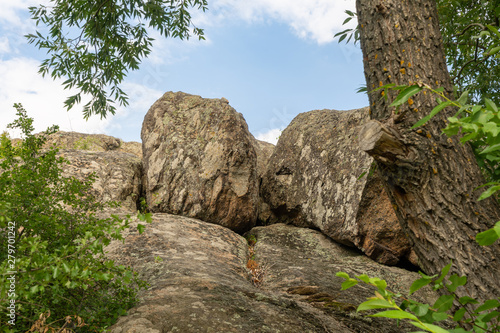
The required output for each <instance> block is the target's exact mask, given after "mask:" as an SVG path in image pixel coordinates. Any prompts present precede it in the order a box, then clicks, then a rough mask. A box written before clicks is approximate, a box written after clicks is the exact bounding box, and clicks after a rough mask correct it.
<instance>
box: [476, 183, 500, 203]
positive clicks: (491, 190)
mask: <svg viewBox="0 0 500 333" xmlns="http://www.w3.org/2000/svg"><path fill="white" fill-rule="evenodd" d="M499 190H500V185H496V186H491V187H490V188H488V189H487V190H486V191H484V192H483V193H481V195H480V196H479V198H478V199H477V200H478V201H481V200H484V199H486V198H489V197H491V196H492V195H493V194H495V193H496V192H497V191H499Z"/></svg>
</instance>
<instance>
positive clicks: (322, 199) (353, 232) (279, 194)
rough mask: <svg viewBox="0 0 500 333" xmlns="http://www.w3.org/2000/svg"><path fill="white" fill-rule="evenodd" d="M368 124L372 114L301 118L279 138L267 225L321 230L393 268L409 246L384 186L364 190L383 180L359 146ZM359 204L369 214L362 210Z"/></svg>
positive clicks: (267, 178) (266, 188)
mask: <svg viewBox="0 0 500 333" xmlns="http://www.w3.org/2000/svg"><path fill="white" fill-rule="evenodd" d="M368 119H369V113H368V108H364V109H358V110H351V111H335V110H317V111H311V112H306V113H301V114H299V115H298V116H297V117H296V118H295V119H294V120H293V121H292V122H291V124H290V125H289V126H288V127H287V128H286V129H285V130H284V131H283V133H282V134H281V136H280V139H279V141H278V144H277V146H276V149H275V151H274V154H273V155H272V157H271V160H270V161H269V164H268V169H267V172H266V174H265V175H264V177H263V181H262V186H261V190H260V192H261V196H262V197H263V200H264V202H266V203H267V204H268V205H269V206H270V209H271V211H272V212H273V214H271V216H269V217H268V221H267V223H277V222H282V223H290V224H293V225H296V226H300V227H309V228H316V229H319V230H321V231H322V232H323V233H325V234H326V235H328V236H330V237H332V238H333V239H335V240H336V241H338V242H341V243H343V244H346V245H349V246H357V247H359V248H360V249H363V250H364V251H365V252H366V253H367V254H368V255H370V256H371V257H372V258H373V259H376V260H378V261H379V262H382V263H387V264H396V263H397V262H398V260H399V258H400V257H403V256H406V255H407V254H408V253H409V243H408V241H407V240H406V237H405V236H404V234H403V232H402V231H401V228H400V227H399V224H398V222H397V218H396V215H395V214H394V212H393V210H392V208H391V205H390V202H389V198H388V196H387V195H386V193H385V191H384V190H383V188H382V186H381V184H382V183H381V182H376V181H374V182H370V184H371V186H375V187H376V188H373V189H369V190H368V189H367V184H368V183H367V180H368V179H369V178H377V177H378V176H377V173H376V172H375V173H373V174H370V175H369V176H368V171H369V169H370V166H371V164H372V161H373V160H372V158H371V157H370V156H368V154H366V153H365V152H363V151H361V150H360V149H359V148H358V143H357V133H358V128H359V126H360V125H362V124H363V123H364V122H366V121H367V120H368ZM363 173H366V174H365V176H363V177H361V176H362V175H363ZM367 191H368V192H370V191H371V192H370V193H373V192H375V193H376V195H375V196H371V197H370V196H369V195H368V192H367ZM362 201H363V205H364V209H369V210H370V212H369V213H366V212H364V211H363V210H362V209H360V207H361V205H360V203H361V202H362ZM372 201H373V202H372ZM375 201H376V203H375ZM358 215H360V216H362V218H358ZM374 227H375V228H374Z"/></svg>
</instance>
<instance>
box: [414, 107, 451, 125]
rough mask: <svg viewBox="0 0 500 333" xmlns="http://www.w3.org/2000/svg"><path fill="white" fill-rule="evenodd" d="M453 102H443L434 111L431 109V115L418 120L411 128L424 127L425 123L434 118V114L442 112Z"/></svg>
mask: <svg viewBox="0 0 500 333" xmlns="http://www.w3.org/2000/svg"><path fill="white" fill-rule="evenodd" d="M452 103H453V102H451V101H445V102H442V103H440V104H438V105H437V106H436V107H435V108H434V109H432V111H431V113H429V115H427V116H425V117H423V118H422V119H420V120H419V121H418V122H417V123H416V124H415V125H413V126H412V127H411V128H412V129H414V128H417V127H420V126H422V125H424V124H425V123H426V122H428V121H429V120H430V119H431V118H432V117H434V116H435V115H436V114H438V113H439V112H440V111H441V110H443V109H444V108H445V107H447V106H450V105H451V104H452Z"/></svg>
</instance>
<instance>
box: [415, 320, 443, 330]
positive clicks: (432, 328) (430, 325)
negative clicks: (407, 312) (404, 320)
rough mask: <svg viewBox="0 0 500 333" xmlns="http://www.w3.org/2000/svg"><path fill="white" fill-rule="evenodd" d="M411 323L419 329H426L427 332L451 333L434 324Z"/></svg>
mask: <svg viewBox="0 0 500 333" xmlns="http://www.w3.org/2000/svg"><path fill="white" fill-rule="evenodd" d="M410 323H411V324H412V325H414V326H417V327H418V328H421V329H424V330H426V331H428V332H432V333H449V331H447V330H445V329H444V328H442V327H439V326H436V325H433V324H426V323H418V322H414V321H411V322H410Z"/></svg>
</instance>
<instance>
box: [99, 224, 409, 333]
mask: <svg viewBox="0 0 500 333" xmlns="http://www.w3.org/2000/svg"><path fill="white" fill-rule="evenodd" d="M134 230H135V229H134V228H131V229H130V230H129V231H128V232H126V233H125V235H124V236H125V243H124V244H123V243H121V242H113V243H112V244H111V245H110V246H109V247H108V248H107V251H108V254H107V255H108V257H110V258H112V259H115V260H117V261H118V262H119V263H121V264H126V265H131V266H132V267H133V268H134V269H135V270H137V271H138V272H139V273H140V276H141V277H142V278H143V279H145V280H146V281H148V282H149V283H150V287H149V288H148V290H145V291H142V292H141V294H140V295H139V296H140V301H139V303H138V304H137V305H136V306H135V307H134V308H132V309H131V310H129V313H128V315H127V316H125V317H122V318H120V319H119V321H118V322H117V323H116V324H115V325H114V326H113V327H111V332H112V333H132V332H137V333H138V332H147V333H159V332H162V333H163V332H182V333H190V332H341V333H344V332H345V333H347V332H363V333H365V332H394V333H396V332H401V330H400V329H401V328H400V327H397V326H396V324H395V322H391V321H388V320H384V319H378V320H375V321H374V320H369V319H367V318H364V317H361V316H359V315H356V314H355V311H354V309H355V308H354V306H355V305H354V304H353V303H355V302H357V301H358V300H359V301H362V300H363V297H368V296H370V295H372V293H373V291H372V290H369V288H361V287H355V288H352V289H351V291H352V290H354V291H355V292H356V294H349V291H348V292H346V294H344V293H340V291H339V290H340V284H341V279H339V278H337V277H335V273H336V272H337V271H339V270H344V271H347V272H349V273H359V274H361V273H363V272H365V271H366V272H368V273H374V274H378V276H380V277H388V278H389V282H391V281H397V283H398V286H403V285H404V287H406V284H407V281H408V280H409V279H411V278H414V277H415V276H416V274H414V273H408V272H405V271H403V270H400V269H397V268H387V267H384V266H382V265H379V264H377V263H375V262H373V261H371V260H370V259H369V258H366V257H365V256H363V255H360V254H357V253H355V252H353V251H351V250H349V249H346V248H345V247H344V246H342V245H338V244H336V243H334V242H333V241H332V240H331V239H329V238H327V237H325V236H324V235H322V234H321V233H319V232H317V231H313V230H309V229H302V228H296V227H293V226H287V225H282V224H277V225H273V226H268V227H258V228H254V229H253V230H252V231H251V232H250V234H251V235H253V237H255V238H256V240H257V243H255V245H254V247H253V250H252V251H255V253H254V256H253V257H252V258H253V259H252V258H251V257H250V255H251V253H250V252H251V251H250V248H249V245H248V243H247V240H246V239H245V238H243V237H241V236H239V235H238V234H236V233H234V232H232V231H231V230H229V229H226V228H223V227H220V226H218V225H214V224H210V223H206V222H202V221H199V220H196V219H192V218H187V217H181V216H174V215H169V214H154V215H153V223H152V224H151V225H147V226H146V231H145V232H144V233H143V234H142V235H139V234H138V233H137V232H136V231H134ZM250 259H252V260H255V261H256V262H257V263H258V265H260V267H261V268H264V269H265V270H266V272H265V276H264V280H263V282H262V285H261V286H260V287H256V286H255V285H254V284H253V283H252V276H251V275H252V274H251V270H250V269H249V268H248V267H249V265H248V264H249V260H250ZM356 290H357V291H356ZM354 295H356V296H354ZM373 322H376V323H379V324H377V325H373ZM367 327H368V328H371V327H373V328H374V329H373V330H367Z"/></svg>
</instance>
